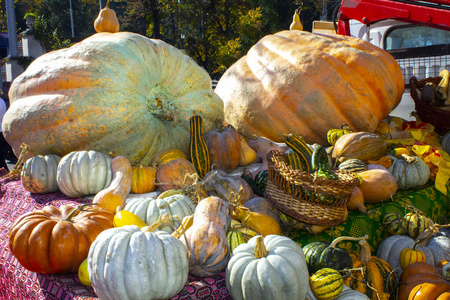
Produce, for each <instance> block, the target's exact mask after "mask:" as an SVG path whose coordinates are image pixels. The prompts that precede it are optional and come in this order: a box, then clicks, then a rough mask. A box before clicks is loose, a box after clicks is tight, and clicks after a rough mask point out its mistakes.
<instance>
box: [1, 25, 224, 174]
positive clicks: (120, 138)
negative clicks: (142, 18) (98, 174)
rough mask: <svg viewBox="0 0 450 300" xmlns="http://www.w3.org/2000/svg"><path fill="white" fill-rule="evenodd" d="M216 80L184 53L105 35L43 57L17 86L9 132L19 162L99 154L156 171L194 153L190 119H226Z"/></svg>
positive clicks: (210, 122) (135, 37)
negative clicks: (158, 164)
mask: <svg viewBox="0 0 450 300" xmlns="http://www.w3.org/2000/svg"><path fill="white" fill-rule="evenodd" d="M211 86H212V85H211V78H210V77H209V75H208V73H207V72H206V71H205V70H204V69H203V68H201V67H200V66H198V65H197V63H196V62H195V61H194V60H193V59H191V58H190V57H188V56H186V55H184V54H183V53H182V52H181V51H180V50H178V49H177V48H175V47H173V46H170V45H169V44H167V43H165V42H163V41H161V40H156V39H149V38H147V37H144V36H142V35H139V34H135V33H130V32H118V33H113V34H112V33H106V32H103V33H98V34H94V35H93V36H91V37H89V38H87V39H85V40H83V41H81V42H79V43H77V44H75V45H73V46H72V47H70V48H66V49H61V50H57V51H52V52H49V53H46V54H44V55H42V56H40V57H38V58H37V59H36V60H35V61H33V63H32V64H31V65H30V66H29V67H28V68H27V70H26V71H25V72H23V73H22V74H21V75H20V76H18V77H17V78H16V79H15V80H14V81H13V83H12V85H11V88H10V91H9V98H10V101H11V107H10V108H9V109H8V112H7V113H6V114H5V116H4V119H3V124H2V128H3V133H4V135H5V138H6V140H7V141H8V142H9V143H10V144H11V146H12V147H13V149H14V152H15V154H16V155H18V154H19V147H20V145H21V143H25V144H27V145H28V146H29V147H30V149H32V150H33V153H35V154H50V153H51V154H57V155H60V156H64V155H65V154H67V153H70V152H72V151H75V150H96V151H100V152H103V153H110V152H113V154H114V155H122V156H125V157H127V158H128V159H129V160H130V161H131V162H133V163H142V164H143V165H148V164H150V161H151V159H152V158H153V157H154V156H155V154H156V153H157V152H158V151H161V150H163V149H166V148H169V147H174V148H177V149H180V150H183V151H184V152H185V153H187V150H188V145H189V118H190V117H191V116H192V115H193V114H194V111H195V113H196V114H198V115H200V116H201V117H202V119H203V125H204V130H205V131H208V130H210V129H213V128H215V125H214V124H216V121H217V120H218V119H220V120H223V119H224V117H223V101H222V100H221V99H220V98H219V96H217V95H216V94H215V93H214V92H213V91H212V88H211Z"/></svg>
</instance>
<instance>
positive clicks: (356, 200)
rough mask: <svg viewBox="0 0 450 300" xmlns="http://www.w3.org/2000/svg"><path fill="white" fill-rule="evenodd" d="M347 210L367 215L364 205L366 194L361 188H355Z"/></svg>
mask: <svg viewBox="0 0 450 300" xmlns="http://www.w3.org/2000/svg"><path fill="white" fill-rule="evenodd" d="M347 209H348V210H351V211H355V210H357V211H359V212H360V213H363V214H365V213H367V208H366V206H365V205H364V194H363V192H362V191H361V189H360V188H359V187H357V186H356V187H354V188H353V192H352V194H351V196H350V199H349V200H348V203H347Z"/></svg>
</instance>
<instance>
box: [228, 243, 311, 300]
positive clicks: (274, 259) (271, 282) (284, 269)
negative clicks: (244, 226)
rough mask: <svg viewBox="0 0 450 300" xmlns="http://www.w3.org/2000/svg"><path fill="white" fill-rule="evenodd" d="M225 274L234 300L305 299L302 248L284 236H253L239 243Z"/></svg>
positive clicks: (307, 279)
mask: <svg viewBox="0 0 450 300" xmlns="http://www.w3.org/2000/svg"><path fill="white" fill-rule="evenodd" d="M225 273H226V285H227V288H228V291H229V292H230V294H231V296H232V298H233V299H234V300H240V299H247V300H248V299H258V300H265V299H267V300H273V299H277V300H282V299H286V300H294V299H298V300H304V299H305V297H306V294H307V292H308V289H309V273H308V267H307V265H306V260H305V255H304V254H303V250H302V248H301V247H300V246H299V245H298V244H297V243H295V242H294V241H293V240H291V239H290V238H288V237H285V236H279V235H267V236H266V237H264V238H263V237H262V236H255V237H253V238H251V239H250V240H249V241H248V242H247V243H245V244H241V245H239V246H238V247H236V248H235V249H234V250H233V253H232V255H231V258H230V261H229V262H228V265H227V268H226V272H225Z"/></svg>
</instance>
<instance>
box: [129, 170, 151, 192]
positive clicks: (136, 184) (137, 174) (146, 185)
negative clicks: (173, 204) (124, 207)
mask: <svg viewBox="0 0 450 300" xmlns="http://www.w3.org/2000/svg"><path fill="white" fill-rule="evenodd" d="M131 170H132V171H131V172H132V185H131V192H132V193H133V194H143V193H148V192H152V191H154V190H155V189H156V185H155V180H156V168H153V167H144V166H142V165H141V166H139V167H132V168H131Z"/></svg>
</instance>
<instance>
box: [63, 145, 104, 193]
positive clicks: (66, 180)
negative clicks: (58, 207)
mask: <svg viewBox="0 0 450 300" xmlns="http://www.w3.org/2000/svg"><path fill="white" fill-rule="evenodd" d="M111 161H112V157H111V156H109V155H108V154H104V153H101V152H98V151H93V150H91V151H73V152H71V153H69V154H67V155H65V156H63V157H62V158H61V160H60V162H59V164H58V170H57V174H56V180H57V182H58V187H59V189H60V191H61V192H62V193H63V194H64V195H66V196H68V197H81V196H86V195H94V194H96V193H98V192H100V191H101V190H104V189H106V188H107V187H108V186H109V184H110V183H111V180H112V176H113V174H112V170H111Z"/></svg>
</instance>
